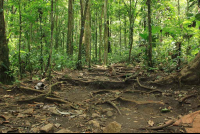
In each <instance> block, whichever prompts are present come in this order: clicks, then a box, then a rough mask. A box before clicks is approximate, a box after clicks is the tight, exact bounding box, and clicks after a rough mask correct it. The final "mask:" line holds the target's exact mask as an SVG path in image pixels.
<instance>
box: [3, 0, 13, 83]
mask: <svg viewBox="0 0 200 134" xmlns="http://www.w3.org/2000/svg"><path fill="white" fill-rule="evenodd" d="M3 9H4V8H3V0H0V82H1V83H3V84H11V82H12V77H11V76H10V75H11V74H8V72H9V71H10V70H9V68H10V62H9V56H8V55H9V49H8V44H7V41H6V29H5V21H4V10H3Z"/></svg>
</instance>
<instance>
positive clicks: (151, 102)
mask: <svg viewBox="0 0 200 134" xmlns="http://www.w3.org/2000/svg"><path fill="white" fill-rule="evenodd" d="M118 99H119V100H121V101H126V102H133V103H136V104H137V105H144V104H161V105H165V103H163V102H161V101H135V100H130V99H126V98H123V97H119V98H118Z"/></svg>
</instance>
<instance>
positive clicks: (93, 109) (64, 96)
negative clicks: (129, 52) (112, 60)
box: [0, 64, 200, 133]
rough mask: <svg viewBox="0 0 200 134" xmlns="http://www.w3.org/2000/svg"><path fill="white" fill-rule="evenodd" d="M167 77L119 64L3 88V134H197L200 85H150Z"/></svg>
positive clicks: (0, 111) (0, 87)
mask: <svg viewBox="0 0 200 134" xmlns="http://www.w3.org/2000/svg"><path fill="white" fill-rule="evenodd" d="M165 76H167V74H165V73H163V72H157V73H150V74H148V73H147V72H144V71H142V70H140V68H139V66H138V67H131V66H129V67H127V66H125V65H123V64H116V65H113V66H112V67H110V68H105V67H103V66H94V67H92V69H90V70H88V69H84V70H82V71H78V70H69V69H66V70H64V71H60V72H55V71H54V72H53V79H52V85H51V86H49V83H48V81H46V80H42V82H43V83H44V84H45V88H44V90H36V89H34V86H35V85H36V84H37V83H38V82H41V81H39V80H32V81H30V80H27V79H24V80H23V81H22V82H21V83H19V84H18V85H13V86H7V85H0V133H10V132H12V133H13V132H15V133H38V132H40V133H43V132H53V133H54V132H63V133H70V132H76V133H77V132H78V133H103V132H105V133H106V132H112V133H118V132H120V133H151V132H152V133H185V132H198V130H199V129H198V128H199V126H198V124H200V123H199V122H200V118H199V113H200V112H199V110H200V98H199V97H200V96H199V93H200V85H183V84H182V85H181V87H180V85H179V84H177V83H175V84H172V85H158V84H155V83H154V84H153V83H151V82H152V81H154V80H156V79H158V78H160V77H165ZM50 89H51V90H50ZM194 112H196V113H194ZM192 113H193V114H192ZM188 114H190V115H188ZM191 114H192V115H191ZM185 115H186V116H185ZM194 115H195V116H194ZM179 119H181V120H179ZM178 121H180V122H181V123H180V122H178ZM174 122H175V123H174ZM195 123H196V126H195Z"/></svg>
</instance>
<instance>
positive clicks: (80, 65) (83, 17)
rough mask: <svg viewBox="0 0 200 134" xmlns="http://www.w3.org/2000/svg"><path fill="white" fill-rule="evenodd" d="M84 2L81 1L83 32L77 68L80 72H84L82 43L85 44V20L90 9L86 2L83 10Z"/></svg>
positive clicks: (80, 39)
mask: <svg viewBox="0 0 200 134" xmlns="http://www.w3.org/2000/svg"><path fill="white" fill-rule="evenodd" d="M82 2H83V1H82V0H80V4H81V30H80V38H79V51H78V61H77V64H76V68H77V69H78V70H82V69H83V68H82V42H83V35H84V31H85V29H84V27H85V19H86V13H87V8H88V2H89V0H86V4H85V9H83V3H82Z"/></svg>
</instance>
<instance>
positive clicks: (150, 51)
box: [147, 0, 153, 67]
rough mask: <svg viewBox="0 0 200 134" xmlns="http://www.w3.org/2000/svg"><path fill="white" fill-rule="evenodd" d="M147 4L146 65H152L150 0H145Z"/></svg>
mask: <svg viewBox="0 0 200 134" xmlns="http://www.w3.org/2000/svg"><path fill="white" fill-rule="evenodd" d="M147 4H148V28H149V46H148V66H149V67H153V62H152V29H151V0H147Z"/></svg>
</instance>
